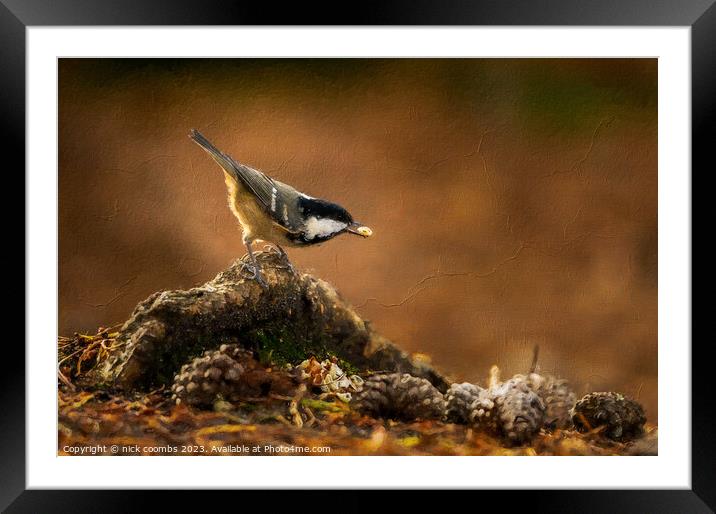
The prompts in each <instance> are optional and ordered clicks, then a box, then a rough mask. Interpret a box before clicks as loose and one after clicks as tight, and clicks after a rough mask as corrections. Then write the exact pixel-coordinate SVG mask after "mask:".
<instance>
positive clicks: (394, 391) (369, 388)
mask: <svg viewBox="0 0 716 514" xmlns="http://www.w3.org/2000/svg"><path fill="white" fill-rule="evenodd" d="M351 405H352V406H354V408H356V409H357V410H359V411H360V412H362V413H364V414H368V415H370V416H374V417H380V418H388V419H398V420H403V421H411V420H414V419H417V418H422V419H431V418H433V419H434V418H438V419H440V418H442V417H443V414H444V412H445V399H444V398H443V395H442V393H440V391H438V390H437V389H436V388H435V387H434V386H433V385H432V384H431V383H430V382H428V381H427V380H425V379H424V378H417V377H414V376H411V375H409V374H407V373H404V374H400V373H377V374H375V375H371V376H369V377H368V378H367V379H366V381H365V383H364V384H363V389H362V390H361V391H360V392H358V393H356V395H355V398H354V399H353V400H352V401H351Z"/></svg>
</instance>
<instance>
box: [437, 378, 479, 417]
mask: <svg viewBox="0 0 716 514" xmlns="http://www.w3.org/2000/svg"><path fill="white" fill-rule="evenodd" d="M484 392H485V389H483V388H482V387H480V386H478V385H475V384H470V383H469V382H464V383H462V384H452V385H451V386H450V389H448V390H447V392H446V393H445V403H446V406H445V420H446V421H448V422H450V423H463V424H465V423H468V422H469V421H470V414H471V413H472V410H473V407H472V405H473V403H475V401H476V400H478V399H479V398H480V395H481V394H483V395H484Z"/></svg>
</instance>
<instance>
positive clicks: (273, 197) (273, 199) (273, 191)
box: [271, 187, 278, 212]
mask: <svg viewBox="0 0 716 514" xmlns="http://www.w3.org/2000/svg"><path fill="white" fill-rule="evenodd" d="M276 193H278V191H276V188H275V187H274V188H272V189H271V212H276Z"/></svg>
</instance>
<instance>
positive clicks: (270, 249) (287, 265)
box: [263, 244, 296, 274]
mask: <svg viewBox="0 0 716 514" xmlns="http://www.w3.org/2000/svg"><path fill="white" fill-rule="evenodd" d="M263 251H264V252H265V253H267V254H269V255H270V254H272V253H273V254H276V255H278V256H279V257H280V258H281V259H282V260H283V262H284V265H283V266H276V267H277V268H279V269H286V270H288V271H289V272H291V273H292V274H295V273H296V270H295V268H294V267H293V264H291V261H290V260H289V259H288V254H287V253H286V252H285V251H284V250H283V248H281V247H280V246H275V245H272V244H267V245H265V246H264V248H263Z"/></svg>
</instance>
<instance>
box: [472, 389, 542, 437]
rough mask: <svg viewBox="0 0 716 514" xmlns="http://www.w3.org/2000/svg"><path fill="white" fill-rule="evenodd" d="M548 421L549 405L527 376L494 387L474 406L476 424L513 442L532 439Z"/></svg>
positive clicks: (473, 416)
mask: <svg viewBox="0 0 716 514" xmlns="http://www.w3.org/2000/svg"><path fill="white" fill-rule="evenodd" d="M544 420H545V404H544V402H543V401H542V398H540V396H539V395H538V394H537V393H536V392H535V391H534V390H533V389H532V388H531V387H530V384H529V381H528V380H526V378H524V377H519V376H518V377H513V378H511V379H510V380H507V381H506V382H502V383H499V384H497V385H495V386H494V387H491V388H490V389H489V390H487V391H486V392H485V394H484V395H482V397H481V398H479V399H478V400H476V401H475V402H474V403H473V405H472V414H471V421H472V422H473V424H475V425H476V426H477V427H479V428H482V429H484V430H486V431H487V432H489V433H492V434H493V435H496V436H498V437H501V438H502V439H504V440H505V441H507V442H508V443H511V444H524V443H527V442H529V441H530V440H531V439H532V438H533V437H534V436H535V435H537V434H538V433H539V431H540V429H541V428H542V426H543V425H544Z"/></svg>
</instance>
